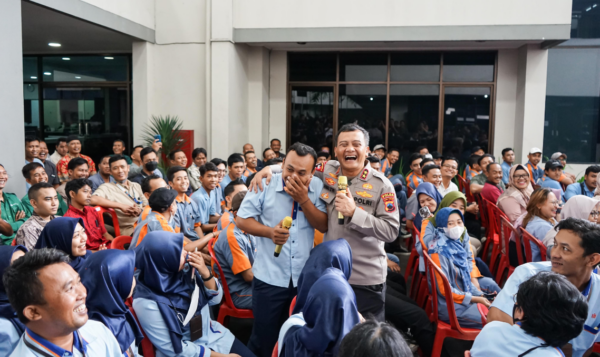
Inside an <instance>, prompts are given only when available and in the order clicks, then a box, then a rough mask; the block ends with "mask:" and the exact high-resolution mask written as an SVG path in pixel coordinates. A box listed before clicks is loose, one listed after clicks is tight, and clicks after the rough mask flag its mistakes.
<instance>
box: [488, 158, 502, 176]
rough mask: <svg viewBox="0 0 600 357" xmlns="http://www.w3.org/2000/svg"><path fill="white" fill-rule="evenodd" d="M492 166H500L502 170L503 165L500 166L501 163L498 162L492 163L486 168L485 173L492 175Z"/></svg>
mask: <svg viewBox="0 0 600 357" xmlns="http://www.w3.org/2000/svg"><path fill="white" fill-rule="evenodd" d="M492 165H498V166H500V169H502V165H500V164H499V163H497V162H496V161H492V162H490V163H489V164H488V165H487V167H486V168H485V172H487V173H490V169H491V166H492Z"/></svg>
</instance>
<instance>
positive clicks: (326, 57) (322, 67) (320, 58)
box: [288, 53, 337, 82]
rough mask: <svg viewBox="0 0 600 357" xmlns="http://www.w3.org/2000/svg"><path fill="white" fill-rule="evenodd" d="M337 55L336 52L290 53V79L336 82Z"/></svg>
mask: <svg viewBox="0 0 600 357" xmlns="http://www.w3.org/2000/svg"><path fill="white" fill-rule="evenodd" d="M336 56H337V55H336V54H335V53H290V54H288V62H289V70H290V81H292V82H294V81H297V82H308V81H312V82H334V81H335V71H336V66H337V65H336V61H337V59H336Z"/></svg>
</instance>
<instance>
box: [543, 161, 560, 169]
mask: <svg viewBox="0 0 600 357" xmlns="http://www.w3.org/2000/svg"><path fill="white" fill-rule="evenodd" d="M557 167H560V168H561V169H564V166H563V164H561V163H560V161H558V160H550V161H548V162H547V163H546V167H545V168H544V170H550V169H554V168H557Z"/></svg>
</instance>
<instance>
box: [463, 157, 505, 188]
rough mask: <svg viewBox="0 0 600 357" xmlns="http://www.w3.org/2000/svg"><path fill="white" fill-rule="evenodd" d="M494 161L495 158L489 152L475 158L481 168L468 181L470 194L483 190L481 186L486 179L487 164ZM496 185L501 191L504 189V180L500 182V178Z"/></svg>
mask: <svg viewBox="0 0 600 357" xmlns="http://www.w3.org/2000/svg"><path fill="white" fill-rule="evenodd" d="M495 161H496V159H495V158H494V156H493V155H491V154H485V155H483V156H480V157H479V160H477V165H478V166H479V168H481V172H480V173H479V174H478V175H477V176H475V177H473V178H471V182H470V183H469V188H470V190H471V193H472V194H476V193H481V191H483V186H484V185H485V183H486V182H487V181H488V177H487V176H486V172H487V170H486V169H487V166H488V165H489V164H491V163H492V162H495ZM497 186H498V187H500V188H501V189H502V191H503V192H504V190H505V189H506V186H504V182H502V180H500V183H498V184H497Z"/></svg>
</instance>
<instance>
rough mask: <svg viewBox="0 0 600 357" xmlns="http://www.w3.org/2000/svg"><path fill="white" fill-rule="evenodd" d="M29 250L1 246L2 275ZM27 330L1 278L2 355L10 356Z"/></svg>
mask: <svg viewBox="0 0 600 357" xmlns="http://www.w3.org/2000/svg"><path fill="white" fill-rule="evenodd" d="M26 252H27V248H25V247H24V246H22V245H17V246H10V245H3V246H0V276H2V275H3V274H4V271H5V270H6V268H8V267H9V265H10V264H11V263H12V262H14V261H15V260H17V259H19V258H20V257H22V256H23V255H25V253H26ZM23 332H25V325H24V324H23V323H22V322H21V321H20V320H19V318H18V317H17V313H16V312H15V310H13V308H12V306H10V302H9V301H8V296H7V295H6V288H5V287H4V283H2V280H0V356H8V355H10V353H11V352H12V351H13V350H14V349H15V347H16V346H17V343H19V339H20V338H21V335H23Z"/></svg>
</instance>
